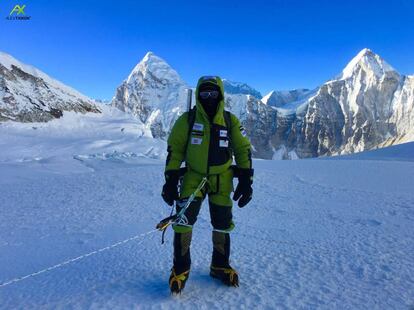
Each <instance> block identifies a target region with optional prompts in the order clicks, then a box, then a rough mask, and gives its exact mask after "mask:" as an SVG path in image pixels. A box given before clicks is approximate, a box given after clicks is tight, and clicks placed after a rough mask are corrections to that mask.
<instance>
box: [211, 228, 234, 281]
mask: <svg viewBox="0 0 414 310" xmlns="http://www.w3.org/2000/svg"><path fill="white" fill-rule="evenodd" d="M229 258H230V235H229V234H228V233H226V232H222V231H216V230H214V231H213V257H212V260H211V266H210V276H211V277H213V278H216V279H219V280H221V282H223V283H224V284H226V285H228V286H234V287H238V286H239V275H238V274H237V272H236V270H234V269H233V268H232V267H231V266H230V264H229Z"/></svg>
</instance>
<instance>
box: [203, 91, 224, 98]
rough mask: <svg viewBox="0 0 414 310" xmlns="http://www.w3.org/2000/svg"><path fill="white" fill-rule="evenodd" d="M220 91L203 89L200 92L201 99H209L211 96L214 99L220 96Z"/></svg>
mask: <svg viewBox="0 0 414 310" xmlns="http://www.w3.org/2000/svg"><path fill="white" fill-rule="evenodd" d="M219 94H220V92H219V91H217V90H207V91H201V92H200V94H199V95H200V98H201V99H207V98H209V97H211V98H213V99H217V98H218V97H219Z"/></svg>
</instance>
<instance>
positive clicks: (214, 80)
mask: <svg viewBox="0 0 414 310" xmlns="http://www.w3.org/2000/svg"><path fill="white" fill-rule="evenodd" d="M202 84H212V85H215V86H217V87H218V88H219V90H220V93H221V96H220V98H221V100H220V101H219V103H218V105H217V111H216V114H215V116H214V118H213V123H222V122H223V111H224V86H223V81H222V80H221V78H220V77H218V76H203V77H201V78H200V79H199V80H198V83H197V87H196V93H195V98H196V107H197V111H200V113H201V115H202V116H203V117H204V118H205V119H206V121H209V117H208V115H207V113H206V111H205V110H204V108H203V105H202V104H201V102H200V100H199V99H198V97H199V93H200V86H201V85H202Z"/></svg>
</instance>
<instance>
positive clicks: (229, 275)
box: [210, 265, 239, 287]
mask: <svg viewBox="0 0 414 310" xmlns="http://www.w3.org/2000/svg"><path fill="white" fill-rule="evenodd" d="M210 276H211V277H213V278H216V279H219V280H220V281H221V282H223V283H224V284H226V285H228V286H234V287H238V286H239V275H238V274H237V271H236V270H234V269H233V268H232V267H231V266H228V267H227V268H224V267H223V268H221V267H214V266H213V265H211V266H210Z"/></svg>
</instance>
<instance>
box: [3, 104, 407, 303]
mask: <svg viewBox="0 0 414 310" xmlns="http://www.w3.org/2000/svg"><path fill="white" fill-rule="evenodd" d="M114 113H115V112H114ZM122 115H123V114H119V115H118V116H116V115H113V116H112V118H111V120H110V119H109V118H107V117H106V116H105V115H92V116H79V115H75V114H65V117H64V118H63V119H61V120H55V121H53V122H49V123H46V124H38V125H33V124H31V125H29V124H15V123H3V124H1V125H0V149H1V153H0V308H4V309H10V308H31V309H32V308H49V309H57V308H58V309H61V308H65V309H66V308H69V309H72V308H74V309H83V308H95V309H102V308H107V309H117V308H119V309H124V308H127V309H131V308H139V309H146V308H154V309H160V308H161V309H165V308H180V309H197V308H202V309H210V308H219V309H227V308H241V309H252V308H261V309H263V308H269V309H275V308H276V309H312V308H318V309H333V308H338V309H407V308H409V307H413V306H414V243H413V236H414V225H413V224H414V193H413V190H412V188H413V186H412V177H413V175H414V152H413V150H414V144H406V145H400V146H397V147H396V148H398V149H394V151H393V149H392V148H390V149H387V150H382V152H381V151H376V152H371V153H365V154H359V155H355V157H352V156H351V157H346V158H343V157H337V158H333V159H331V160H296V161H266V160H256V161H254V166H255V169H256V173H255V181H254V199H253V201H252V202H251V203H250V204H249V205H248V206H246V207H245V208H244V209H239V208H237V207H235V208H234V216H235V222H236V229H235V231H234V233H232V238H233V239H232V242H233V246H232V250H233V252H232V265H233V266H234V267H235V268H236V269H237V270H238V271H239V273H240V278H241V279H240V281H241V285H240V287H239V288H228V287H224V286H222V285H220V283H218V282H217V281H215V280H213V279H211V278H210V277H209V275H208V272H209V263H210V261H209V259H210V255H211V248H212V245H211V227H210V224H209V215H208V208H206V205H204V207H203V208H202V211H201V215H200V217H199V220H198V222H197V224H196V226H195V228H194V240H193V247H192V257H193V266H192V271H191V275H190V279H189V281H188V283H187V287H186V289H185V291H184V293H183V294H182V295H181V296H179V297H178V298H172V297H171V296H170V294H169V289H168V284H167V282H168V281H167V280H168V276H169V271H170V267H171V260H172V233H171V231H168V233H167V235H166V244H164V245H161V243H160V240H161V239H160V238H161V236H160V233H158V232H154V233H149V234H146V233H147V232H151V231H152V230H153V229H154V226H155V224H156V223H157V222H158V221H159V220H160V219H161V218H163V217H165V216H167V215H168V213H169V207H167V206H166V205H165V204H164V203H163V201H162V199H161V197H160V191H161V186H162V183H163V176H162V175H163V165H164V160H163V159H162V158H161V159H159V158H158V157H160V156H161V157H162V155H163V152H164V151H165V144H163V143H162V142H160V141H154V140H152V139H148V138H146V134H145V130H146V129H143V127H142V126H140V125H137V124H136V122H134V121H133V120H132V119H127V118H125V117H124V116H122ZM32 127H37V129H32ZM122 128H124V129H123V130H122ZM395 150H397V151H395ZM384 152H385V154H384ZM394 158H395V160H394ZM343 159H347V160H343ZM141 234H142V235H141ZM144 234H145V235H144ZM133 236H137V237H136V238H135V239H133V240H131V241H129V242H126V243H122V244H119V245H118V246H116V247H113V248H110V249H108V250H105V251H101V252H97V253H96V254H93V255H90V256H86V257H84V258H82V259H78V260H75V261H73V262H71V263H68V264H65V265H63V266H61V267H57V268H54V269H52V270H49V271H46V272H43V273H40V274H37V275H35V276H33V277H29V278H26V279H23V280H21V281H17V282H13V283H11V284H8V285H4V286H2V284H1V283H5V282H8V281H10V280H13V279H15V278H19V277H22V276H25V275H29V274H32V273H35V272H37V271H39V270H44V269H45V268H48V267H51V266H55V265H57V264H59V263H61V262H65V261H67V260H68V259H71V258H76V257H79V256H81V255H83V254H86V253H90V252H93V251H95V250H98V249H101V248H105V247H106V246H110V245H112V244H116V243H117V242H119V241H122V240H125V239H128V238H130V237H133Z"/></svg>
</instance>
